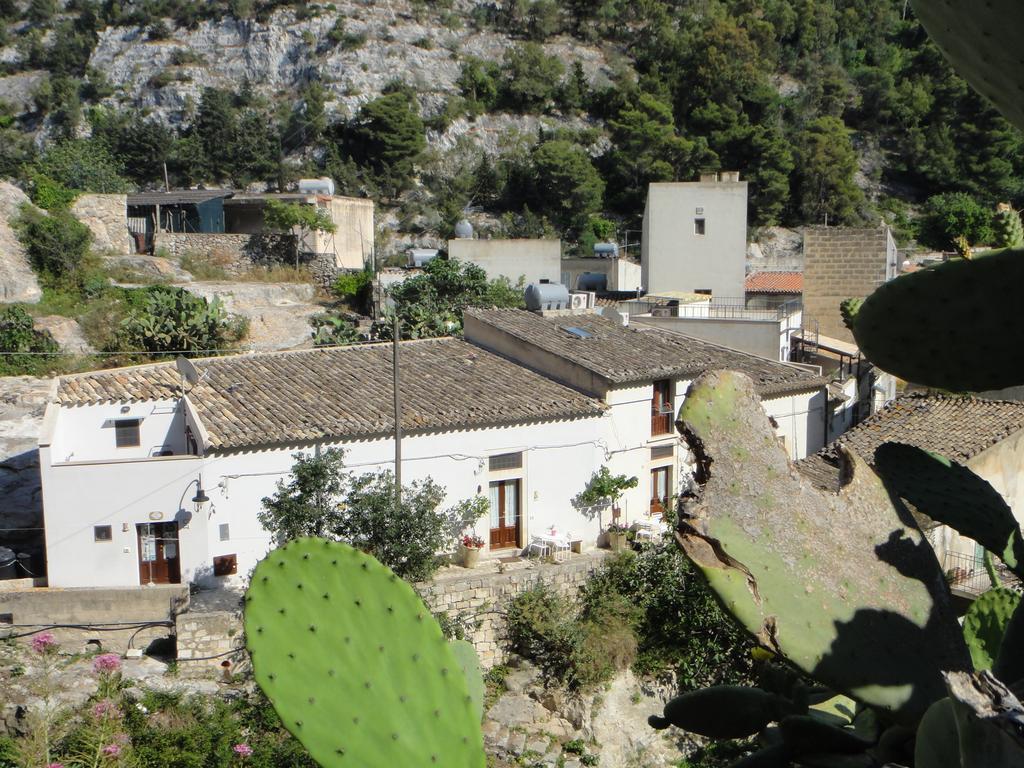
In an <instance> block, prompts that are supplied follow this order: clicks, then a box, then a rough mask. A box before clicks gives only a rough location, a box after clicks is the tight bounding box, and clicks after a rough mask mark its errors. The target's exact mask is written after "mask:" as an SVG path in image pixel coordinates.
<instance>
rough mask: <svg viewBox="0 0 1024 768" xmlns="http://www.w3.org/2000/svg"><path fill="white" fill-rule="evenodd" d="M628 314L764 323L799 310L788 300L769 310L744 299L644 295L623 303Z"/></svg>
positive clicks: (797, 303) (800, 304)
mask: <svg viewBox="0 0 1024 768" xmlns="http://www.w3.org/2000/svg"><path fill="white" fill-rule="evenodd" d="M622 308H623V309H624V310H625V311H628V312H629V313H630V314H631V315H646V314H650V315H653V316H655V317H657V316H662V317H682V318H687V319H691V320H762V321H764V320H768V321H782V320H785V319H786V318H787V317H792V316H793V315H795V314H797V313H798V312H800V311H801V310H802V309H803V302H802V301H801V300H800V299H791V300H789V301H785V302H782V303H780V304H778V305H776V306H773V307H748V306H747V300H746V299H745V298H743V297H735V296H708V300H706V301H693V302H687V301H681V300H679V299H673V298H671V297H669V296H650V295H648V296H644V297H643V298H642V299H633V300H630V301H627V302H623V307H622Z"/></svg>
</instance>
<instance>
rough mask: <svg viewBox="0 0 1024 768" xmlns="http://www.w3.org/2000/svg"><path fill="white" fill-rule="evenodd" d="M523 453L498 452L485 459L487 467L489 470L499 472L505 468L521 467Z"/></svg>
mask: <svg viewBox="0 0 1024 768" xmlns="http://www.w3.org/2000/svg"><path fill="white" fill-rule="evenodd" d="M522 467H523V453H522V451H520V452H519V453H499V454H498V455H497V456H491V457H490V458H489V459H488V460H487V468H488V469H489V470H490V471H491V472H500V471H502V470H505V469H522Z"/></svg>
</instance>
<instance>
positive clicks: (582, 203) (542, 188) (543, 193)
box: [530, 139, 605, 237]
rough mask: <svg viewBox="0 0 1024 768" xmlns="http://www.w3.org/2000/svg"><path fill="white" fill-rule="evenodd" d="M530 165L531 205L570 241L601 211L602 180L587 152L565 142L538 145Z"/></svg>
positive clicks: (546, 142)
mask: <svg viewBox="0 0 1024 768" xmlns="http://www.w3.org/2000/svg"><path fill="white" fill-rule="evenodd" d="M530 159H531V162H532V164H533V168H532V171H533V174H534V178H533V180H532V195H531V200H530V201H531V202H533V203H534V204H535V205H536V207H537V208H538V209H539V210H541V211H544V212H545V215H547V216H548V217H549V218H550V219H551V221H552V222H554V224H555V225H556V226H558V227H560V228H562V229H564V230H567V231H568V233H569V235H570V237H571V236H573V235H575V236H578V235H579V233H580V232H581V231H582V230H583V228H584V227H585V226H586V223H587V221H588V219H589V217H590V216H591V215H592V214H595V213H598V212H599V211H600V210H601V202H602V199H603V197H604V188H605V185H604V180H603V179H602V178H601V176H600V175H599V174H598V172H597V169H596V168H595V167H594V163H593V162H592V161H591V159H590V157H589V156H588V155H587V153H586V151H585V150H584V149H583V148H582V147H580V146H579V145H577V144H571V143H570V142H568V141H564V140H558V139H556V140H553V141H545V142H542V143H540V144H538V145H537V146H536V147H535V148H534V149H533V151H532V152H531V155H530Z"/></svg>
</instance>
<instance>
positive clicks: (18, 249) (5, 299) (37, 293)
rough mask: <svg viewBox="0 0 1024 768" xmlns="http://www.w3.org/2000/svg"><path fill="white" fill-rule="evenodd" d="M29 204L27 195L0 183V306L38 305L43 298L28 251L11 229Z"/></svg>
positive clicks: (11, 185)
mask: <svg viewBox="0 0 1024 768" xmlns="http://www.w3.org/2000/svg"><path fill="white" fill-rule="evenodd" d="M27 202H28V197H27V196H26V195H25V193H24V192H22V191H21V190H20V189H18V188H17V187H15V186H14V185H13V184H8V183H7V182H4V181H0V304H2V303H13V302H29V303H32V304H35V303H36V302H38V301H39V299H40V297H42V295H43V292H42V291H41V290H40V288H39V282H38V281H37V280H36V276H35V273H34V272H33V271H32V267H30V266H29V263H28V258H27V257H26V256H25V249H24V248H23V247H22V245H21V243H20V242H18V238H17V235H15V233H14V229H13V227H12V226H11V224H12V222H13V221H14V219H16V218H17V216H18V209H19V207H20V206H21V205H23V204H25V203H27Z"/></svg>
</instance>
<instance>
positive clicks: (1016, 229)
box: [992, 203, 1024, 248]
mask: <svg viewBox="0 0 1024 768" xmlns="http://www.w3.org/2000/svg"><path fill="white" fill-rule="evenodd" d="M992 231H993V232H994V233H995V238H994V240H993V242H992V244H993V245H994V246H995V247H996V248H1019V247H1020V246H1022V245H1024V226H1022V225H1021V221H1020V212H1019V211H1015V210H1013V207H1012V206H1011V205H1010V204H1009V203H1000V204H999V205H997V206H996V215H995V216H994V217H992Z"/></svg>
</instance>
